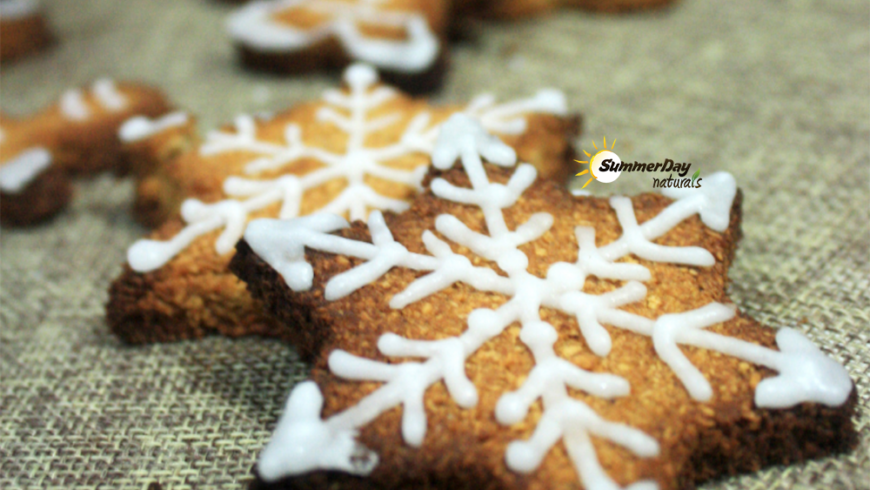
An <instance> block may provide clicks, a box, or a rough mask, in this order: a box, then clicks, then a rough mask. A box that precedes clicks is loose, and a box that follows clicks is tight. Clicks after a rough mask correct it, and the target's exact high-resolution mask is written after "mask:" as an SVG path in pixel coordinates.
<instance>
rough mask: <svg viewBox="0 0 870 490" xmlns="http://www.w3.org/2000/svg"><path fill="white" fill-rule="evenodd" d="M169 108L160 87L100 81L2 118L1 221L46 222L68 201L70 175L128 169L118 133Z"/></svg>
mask: <svg viewBox="0 0 870 490" xmlns="http://www.w3.org/2000/svg"><path fill="white" fill-rule="evenodd" d="M168 109H169V105H168V103H167V101H166V100H165V98H164V97H163V95H162V94H161V93H160V92H158V91H157V90H154V89H152V88H150V87H146V86H143V85H138V84H135V83H121V84H116V83H115V82H114V81H112V80H109V79H100V80H97V81H95V82H94V83H93V84H92V85H90V86H88V87H86V88H75V89H70V90H67V91H66V92H64V93H63V94H62V95H61V97H60V99H59V100H58V102H57V103H56V104H53V105H51V106H49V107H47V108H46V109H44V110H42V111H41V112H39V113H37V114H35V115H33V116H30V117H22V118H11V117H9V116H5V115H3V116H0V136H2V137H0V180H2V181H3V183H0V193H2V194H0V196H2V200H3V201H4V204H3V213H2V216H0V219H2V221H3V223H4V224H8V225H26V224H31V223H34V222H37V221H40V220H43V219H45V218H48V217H50V216H52V215H53V214H55V213H57V212H58V211H59V210H60V209H62V208H63V206H64V205H65V204H66V203H67V202H68V201H69V197H70V192H71V191H70V185H69V182H68V180H69V178H70V176H83V175H92V174H95V173H97V172H101V171H106V170H117V171H119V172H120V173H123V168H122V158H121V142H120V141H119V139H118V135H117V132H118V128H119V127H120V126H121V123H122V122H123V121H124V120H126V119H128V118H130V117H131V116H133V115H136V114H146V115H151V116H156V115H159V114H162V113H164V112H166V111H167V110H168ZM43 179H44V181H41V180H43Z"/></svg>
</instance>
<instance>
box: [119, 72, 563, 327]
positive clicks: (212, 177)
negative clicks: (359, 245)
mask: <svg viewBox="0 0 870 490" xmlns="http://www.w3.org/2000/svg"><path fill="white" fill-rule="evenodd" d="M344 79H345V87H344V88H343V89H341V90H328V91H326V92H325V93H324V94H323V97H322V99H321V100H318V101H315V102H312V103H307V104H302V105H299V106H297V107H294V108H291V109H289V110H287V111H284V112H281V113H278V114H275V115H274V116H272V117H270V118H256V117H251V116H240V117H238V118H237V119H236V121H235V123H234V124H233V125H231V126H228V127H225V128H223V129H221V130H218V131H214V132H212V133H210V134H208V135H207V137H206V138H205V140H204V141H202V142H201V143H200V144H198V145H196V146H195V148H194V149H192V150H191V151H188V152H186V153H183V154H181V155H180V156H178V157H177V158H175V159H174V160H172V161H170V162H165V163H163V164H161V165H159V166H160V167H161V168H162V169H163V170H161V171H160V172H157V173H155V174H154V179H153V180H151V186H150V189H149V191H148V196H157V197H156V198H155V200H154V201H153V202H152V203H151V204H148V203H147V202H145V200H142V201H140V205H141V207H142V209H149V210H151V211H152V213H151V215H150V216H149V217H148V220H150V221H151V222H159V221H161V220H163V219H165V218H166V217H167V216H169V217H170V218H169V219H168V221H166V222H165V223H164V224H163V225H162V226H160V227H159V228H158V229H157V230H156V231H155V232H154V233H152V234H151V236H150V237H149V238H148V239H144V240H141V241H139V242H137V243H136V244H134V245H133V246H132V247H131V248H130V250H129V251H128V255H127V256H128V262H129V264H128V265H127V266H126V267H125V270H124V272H123V274H122V275H121V277H119V278H118V279H117V280H116V281H115V282H114V284H113V285H112V287H111V290H110V299H109V304H108V306H107V316H108V322H109V326H110V328H111V329H112V330H113V331H114V332H116V333H117V334H119V335H120V336H121V337H123V338H124V339H125V340H127V341H129V342H146V341H166V340H176V339H183V338H190V337H201V336H203V335H205V334H206V333H208V332H213V331H217V332H220V333H223V334H226V335H233V336H236V335H243V334H250V333H261V334H270V335H275V334H276V333H279V332H281V331H282V330H281V329H278V328H276V327H277V326H276V325H275V324H274V323H273V322H272V321H271V320H270V319H269V318H268V317H267V316H266V315H265V314H264V312H263V311H262V308H261V306H260V305H259V303H257V302H256V301H254V300H253V299H252V298H251V297H250V295H249V294H248V292H247V291H246V290H245V287H244V284H242V283H241V282H240V281H239V280H238V279H237V278H236V277H235V276H233V275H232V274H231V273H230V272H229V270H228V269H227V264H228V263H229V261H230V259H231V258H232V251H233V247H234V245H235V244H236V242H237V241H238V240H239V238H241V236H242V233H243V232H244V230H245V227H246V223H247V222H248V220H250V219H252V218H258V217H265V216H271V217H278V216H282V217H287V218H289V217H294V216H300V215H306V214H310V213H312V212H316V211H326V212H333V213H336V214H338V215H344V216H347V217H348V218H350V219H364V218H365V217H366V216H367V215H368V213H369V211H371V210H372V209H385V210H392V211H401V210H404V209H406V208H407V207H408V202H409V201H410V200H411V199H412V198H413V197H414V196H415V195H416V194H417V193H418V192H419V189H420V183H421V180H422V178H423V176H424V174H425V173H426V169H427V167H428V163H429V154H430V152H431V151H432V148H433V146H434V143H435V138H436V136H437V134H438V129H439V126H440V124H441V122H443V121H444V120H445V119H446V118H447V117H448V116H449V115H450V114H453V113H456V112H464V113H467V114H469V115H471V116H473V117H475V118H477V119H478V120H480V121H481V122H482V123H483V124H484V125H485V126H486V127H487V128H489V129H490V130H492V131H494V132H496V133H498V134H500V135H502V136H503V137H504V138H505V140H506V141H507V142H508V143H509V144H510V145H511V146H512V147H513V148H514V149H515V150H516V151H517V152H518V153H519V154H521V155H523V156H524V157H525V158H527V159H528V160H529V161H532V162H533V163H534V164H535V165H536V166H537V167H538V168H539V169H540V172H541V174H542V175H546V176H548V177H552V178H557V179H560V180H563V181H564V180H565V179H566V178H567V177H568V176H570V175H571V173H572V171H573V164H572V163H571V155H572V154H573V149H572V146H571V140H572V139H573V138H574V137H575V136H576V135H577V132H578V130H579V121H578V118H577V117H571V116H569V115H568V114H567V108H566V105H565V99H564V97H563V96H562V94H561V93H559V92H557V91H554V90H542V91H539V92H538V93H537V94H535V95H534V96H532V97H529V98H527V99H521V100H515V101H511V102H506V103H501V104H498V103H496V102H495V99H494V98H493V97H492V96H489V95H484V96H480V97H477V98H475V99H474V100H473V101H472V102H471V103H469V104H468V105H466V106H454V107H440V108H436V107H431V106H430V105H429V104H427V103H426V102H425V101H423V100H417V99H412V98H410V97H408V96H406V95H404V94H402V93H400V92H398V91H396V90H395V89H393V88H391V87H388V86H385V85H382V84H380V83H378V76H377V73H376V71H375V70H374V69H373V68H371V67H369V66H367V65H354V66H352V67H350V68H349V69H348V70H347V71H346V72H345V76H344ZM179 211H180V213H179Z"/></svg>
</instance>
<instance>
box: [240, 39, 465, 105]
mask: <svg viewBox="0 0 870 490" xmlns="http://www.w3.org/2000/svg"><path fill="white" fill-rule="evenodd" d="M236 48H237V51H238V55H239V59H240V60H241V62H242V64H243V65H244V66H246V67H248V68H250V69H253V70H257V71H264V72H268V73H274V74H278V75H301V74H304V73H308V72H312V71H317V70H326V71H329V72H333V73H340V71H341V70H343V69H344V68H345V67H346V66H347V65H349V64H350V63H351V62H352V61H351V60H349V59H348V58H346V57H344V56H341V57H338V58H335V59H332V58H326V57H324V56H323V55H322V54H321V53H320V50H318V52H313V51H312V50H307V51H302V52H297V53H269V52H263V51H257V50H254V49H251V48H249V47H247V46H237V47H236ZM328 51H333V52H336V51H339V49H338V48H335V47H333V48H332V49H329V50H328ZM449 64H450V63H449V60H448V56H447V54H446V53H444V52H443V50H442V52H441V54H440V55H439V56H438V59H436V60H435V62H434V63H433V64H432V66H431V67H430V68H429V69H427V70H426V71H423V72H419V73H402V72H397V71H391V70H386V69H380V68H379V69H378V72H379V73H380V76H381V80H383V81H384V82H385V83H387V84H389V85H393V86H395V87H397V88H399V89H401V90H403V91H404V92H407V93H408V94H410V95H422V94H428V93H432V92H435V91H437V90H438V89H440V88H441V85H442V84H443V82H444V76H445V74H446V73H447V69H448V67H449Z"/></svg>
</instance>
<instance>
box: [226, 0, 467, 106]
mask: <svg viewBox="0 0 870 490" xmlns="http://www.w3.org/2000/svg"><path fill="white" fill-rule="evenodd" d="M450 5H451V4H450V2H449V1H446V0H271V1H257V2H252V3H250V4H248V5H246V6H244V7H242V8H241V9H239V10H238V11H237V12H235V13H234V14H232V16H231V17H230V18H229V19H228V21H227V29H228V31H229V34H230V37H232V39H233V42H234V43H235V44H236V46H237V48H238V50H239V54H240V57H241V59H242V62H243V63H244V64H245V65H247V66H250V67H252V68H258V69H263V70H268V71H277V72H282V73H303V72H307V71H311V70H316V69H324V68H326V69H328V68H341V67H344V66H347V65H348V64H350V63H352V62H355V61H356V62H364V63H368V64H371V65H372V66H375V67H377V68H378V69H379V70H380V71H381V73H382V74H383V76H384V78H385V79H386V80H387V81H388V82H390V83H392V84H393V85H396V86H398V87H400V88H402V89H404V90H405V91H407V92H409V93H424V92H429V91H431V90H433V89H435V88H437V87H438V86H439V85H440V84H441V80H442V77H443V75H444V71H445V69H446V56H447V53H446V44H445V40H446V33H447V28H448V26H449V15H450Z"/></svg>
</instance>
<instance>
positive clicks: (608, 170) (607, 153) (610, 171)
mask: <svg viewBox="0 0 870 490" xmlns="http://www.w3.org/2000/svg"><path fill="white" fill-rule="evenodd" d="M614 145H616V140H613V142H612V143H611V144H610V149H609V150H608V149H607V136H605V137H604V144H603V145H602V146H603V148H602V149H600V150H599V149H598V145H596V144H595V141H593V142H592V146H594V147H595V149H596V150H598V153H596V154H595V155H590V154H589V152H588V151H586V150H583V153H585V154H586V156H587V157H589V160H587V161H580V160H574V161H575V162H577V163H588V164H589V168H587V169H586V170H584V171H582V172H580V173H579V174H577V175H578V176H580V175H585V174H590V175H591V177H589V180H587V181H586V183H585V184H583V187H581V189H585V188H586V186H587V185H589V183H590V182H592V180H597V181H598V182H603V183H605V184H609V183H611V182H613V181H615V180H616V179H618V178H619V174H620V173H621V172H620V169H619V166H620V164H621V163H622V160H620V159H619V155H617V154H616V153H613V151H611V150H613V146H614Z"/></svg>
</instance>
